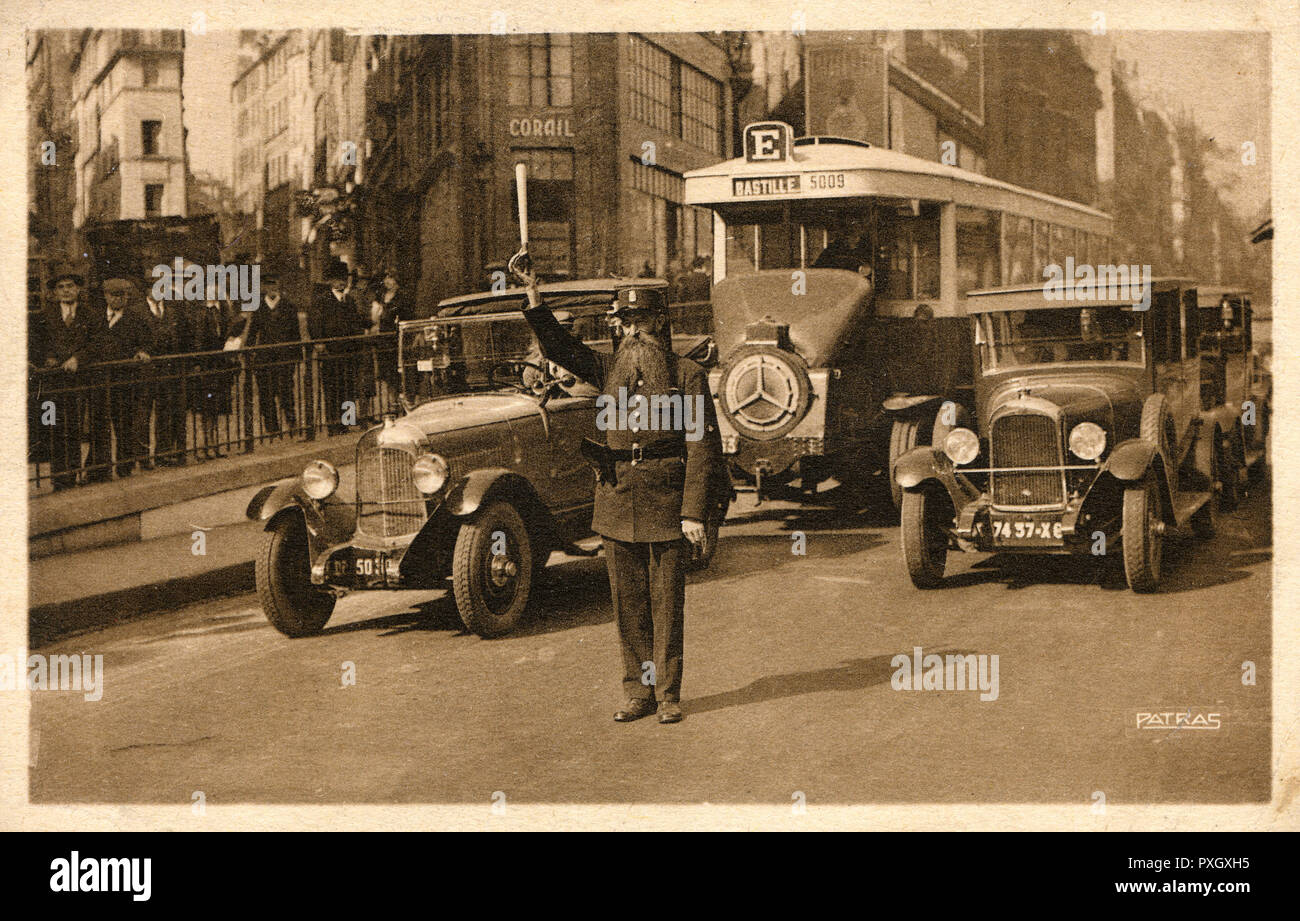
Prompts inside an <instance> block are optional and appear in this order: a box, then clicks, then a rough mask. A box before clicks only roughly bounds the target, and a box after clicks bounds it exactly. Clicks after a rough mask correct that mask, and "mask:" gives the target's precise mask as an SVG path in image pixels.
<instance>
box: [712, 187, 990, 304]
mask: <svg viewBox="0 0 1300 921" xmlns="http://www.w3.org/2000/svg"><path fill="white" fill-rule="evenodd" d="M811 204H813V203H808V205H804V206H803V207H797V206H796V205H795V204H794V203H791V204H784V205H781V206H779V207H773V208H769V209H764V210H757V209H755V210H751V211H749V212H748V213H743V214H733V215H730V216H728V220H727V250H726V252H727V263H726V274H727V275H742V274H748V273H751V272H756V271H759V270H764V269H790V270H794V269H808V268H815V269H823V268H830V269H843V270H846V271H850V272H860V273H862V274H870V275H871V276H872V278H873V283H874V284H875V287H876V292H877V295H878V296H880V297H882V298H886V299H890V300H920V299H930V298H937V297H939V205H938V204H937V203H934V202H916V201H895V200H891V199H878V200H872V201H868V202H863V201H861V200H858V201H856V202H849V203H847V204H839V203H831V202H827V201H820V202H816V203H815V204H816V207H815V208H814V207H809V205H811ZM970 210H972V212H973V211H974V210H975V209H970ZM976 221H977V222H981V223H977V226H978V229H979V231H980V232H981V233H983V232H986V229H987V227H989V226H990V223H989V222H990V218H989V216H988V215H987V213H984V212H980V213H979V215H977V217H976ZM993 226H994V229H993V231H992V232H991V234H990V235H989V241H991V242H981V243H980V245H981V246H982V251H981V252H980V253H979V254H978V255H977V256H976V258H977V259H979V260H980V261H981V263H991V264H992V265H993V266H994V269H993V271H994V273H995V274H994V276H989V275H988V270H987V269H983V271H981V270H979V269H976V270H973V271H972V272H970V273H969V274H971V275H972V276H973V278H972V284H971V287H974V286H976V284H975V283H976V282H977V281H979V282H983V283H984V284H996V283H997V278H996V264H997V250H996V240H997V233H996V225H995V224H994V225H993ZM968 239H970V240H974V239H975V235H974V234H967V233H966V232H965V225H963V226H962V229H961V236H960V240H959V254H964V253H966V252H967V251H968V250H969V251H970V252H972V253H973V252H975V250H974V248H973V246H967V245H966V243H967V240H968ZM981 268H982V266H981Z"/></svg>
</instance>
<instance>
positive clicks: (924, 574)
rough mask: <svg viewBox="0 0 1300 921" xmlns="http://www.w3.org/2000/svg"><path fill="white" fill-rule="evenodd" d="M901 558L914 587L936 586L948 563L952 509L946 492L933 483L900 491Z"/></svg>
mask: <svg viewBox="0 0 1300 921" xmlns="http://www.w3.org/2000/svg"><path fill="white" fill-rule="evenodd" d="M902 506H903V507H902V511H901V513H900V518H901V519H902V527H901V528H900V529H899V531H900V536H901V540H902V545H903V562H904V563H905V564H906V565H907V575H908V577H909V578H910V579H911V580H912V584H913V585H915V586H916V587H917V588H938V587H939V586H941V585H942V584H943V574H944V570H945V568H946V567H947V563H948V527H950V526H951V524H952V520H953V516H954V511H953V506H952V500H951V499H950V498H949V497H948V493H947V492H946V491H945V490H944V489H943V488H942V487H939V486H937V485H935V484H933V483H930V484H927V485H925V486H923V487H922V488H920V489H917V490H909V491H907V492H904V493H903V502H902Z"/></svg>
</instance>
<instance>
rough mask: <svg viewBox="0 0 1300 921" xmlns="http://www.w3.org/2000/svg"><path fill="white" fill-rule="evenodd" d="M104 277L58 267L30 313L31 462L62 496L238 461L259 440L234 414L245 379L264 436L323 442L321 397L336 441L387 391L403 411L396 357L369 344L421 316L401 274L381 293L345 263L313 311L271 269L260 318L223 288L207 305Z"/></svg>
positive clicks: (332, 271)
mask: <svg viewBox="0 0 1300 921" xmlns="http://www.w3.org/2000/svg"><path fill="white" fill-rule="evenodd" d="M106 274H108V275H109V277H106V278H103V279H102V280H101V282H100V284H99V285H98V290H97V291H96V290H94V289H90V288H88V287H87V285H86V279H85V277H84V276H83V275H82V274H80V273H79V272H77V271H75V270H72V269H63V270H60V271H56V272H55V273H54V274H53V275H52V277H51V278H50V279H49V280H48V282H47V285H46V287H47V293H48V297H47V299H46V301H45V303H44V306H43V308H42V310H41V311H40V312H39V313H38V314H37V313H34V314H32V315H31V316H30V317H29V331H28V367H29V370H30V371H31V379H30V382H29V388H28V389H29V400H30V403H29V407H30V408H29V428H30V431H29V445H30V456H31V460H32V461H33V462H35V463H37V464H38V465H39V464H42V463H48V464H49V481H50V483H51V484H52V486H53V488H54V489H56V490H62V489H67V488H70V487H72V486H75V485H77V484H78V483H79V482H81V483H96V482H106V481H108V480H110V479H111V478H112V476H113V474H114V473H116V475H117V476H118V477H126V476H130V475H131V474H132V473H133V472H134V470H135V469H136V467H137V465H138V466H139V468H140V469H144V470H150V469H153V468H155V467H168V466H173V467H174V466H183V465H185V464H187V463H189V462H192V461H195V462H197V461H202V460H209V459H214V458H219V457H224V456H226V451H227V450H228V449H230V448H231V446H232V445H234V444H237V443H244V442H248V441H250V440H251V437H252V434H253V433H250V432H248V431H247V427H246V426H245V427H244V428H242V429H241V427H240V423H239V421H238V420H237V419H235V418H234V416H233V411H234V410H235V408H236V390H237V388H238V386H239V384H240V383H241V382H242V383H244V384H245V386H246V387H248V386H250V385H251V386H252V388H253V389H252V390H247V389H246V390H245V393H251V392H255V393H256V409H257V415H258V418H259V420H260V423H261V428H260V433H258V436H259V437H260V438H261V439H263V440H273V439H276V438H280V437H284V436H286V435H289V434H295V433H303V434H308V435H310V434H311V433H314V432H315V430H316V427H317V424H318V422H317V419H316V407H317V399H316V395H317V393H318V392H319V393H320V394H321V395H322V397H323V399H322V400H321V401H320V403H319V405H320V419H319V424H321V425H323V426H324V427H325V428H326V429H327V430H328V431H329V432H330V433H331V434H340V433H342V432H345V431H347V430H348V428H349V427H350V426H351V425H357V424H365V423H367V422H369V421H371V420H373V418H374V416H375V415H376V414H377V409H378V407H377V406H376V405H375V398H376V397H377V396H379V397H380V405H389V404H390V403H392V402H393V395H394V394H395V391H396V388H397V365H396V360H395V356H394V355H392V354H390V351H391V350H389V349H386V348H385V347H384V346H383V345H382V344H380V343H379V342H378V340H376V342H372V343H368V342H367V341H366V340H365V338H364V337H365V336H367V335H379V334H382V333H389V332H393V331H395V330H396V328H397V323H398V321H399V320H402V319H406V318H409V317H411V316H412V315H413V304H412V303H411V301H410V300H409V298H408V297H407V294H406V292H405V290H404V289H403V288H402V287H401V285H400V284H399V281H398V278H397V275H396V272H395V270H393V269H391V268H385V269H381V270H380V271H379V272H378V273H377V275H376V276H375V278H377V279H378V284H374V279H372V277H371V276H370V275H369V273H368V272H366V271H365V267H364V266H360V265H358V266H357V267H356V268H355V270H353V271H351V272H350V271H349V270H348V268H347V266H346V265H344V264H343V263H342V262H335V263H334V264H333V265H331V266H330V267H329V269H328V270H327V271H326V273H325V285H324V286H321V287H318V289H317V290H316V293H315V294H314V296H313V297H311V298H310V300H309V302H308V303H306V304H295V303H291V301H290V299H289V298H288V297H287V296H286V295H285V293H284V292H283V291H282V287H281V279H280V278H279V277H278V276H277V275H276V274H273V273H271V272H270V271H265V270H263V271H261V272H260V289H261V290H260V299H259V301H258V302H257V305H256V308H255V309H253V310H243V309H241V308H240V307H239V306H238V305H237V304H235V303H233V302H232V301H230V300H229V299H225V298H222V297H220V296H219V292H218V290H217V289H216V288H215V287H213V286H209V287H208V288H207V289H206V291H205V297H204V298H203V299H201V300H186V299H184V298H175V299H173V298H161V299H160V298H157V297H155V293H156V292H155V289H154V278H153V276H152V275H151V274H149V275H146V276H144V277H142V278H131V277H126V275H124V274H123V273H120V272H118V273H113V272H108V273H106ZM96 295H98V296H96ZM241 369H242V371H243V372H244V377H242V378H241V376H240V372H241ZM250 378H251V379H250ZM385 389H386V390H388V391H389V393H388V394H383V393H382V391H384V390H385ZM385 396H386V397H387V398H388V399H387V402H386V401H385V399H384V397H385ZM249 412H250V413H251V409H250V410H249Z"/></svg>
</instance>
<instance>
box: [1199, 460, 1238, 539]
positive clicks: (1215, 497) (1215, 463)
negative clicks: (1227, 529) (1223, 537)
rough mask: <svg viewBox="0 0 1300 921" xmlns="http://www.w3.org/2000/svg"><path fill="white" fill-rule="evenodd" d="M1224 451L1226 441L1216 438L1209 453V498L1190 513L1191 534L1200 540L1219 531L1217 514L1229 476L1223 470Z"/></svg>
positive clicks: (1220, 508) (1210, 536)
mask: <svg viewBox="0 0 1300 921" xmlns="http://www.w3.org/2000/svg"><path fill="white" fill-rule="evenodd" d="M1226 449H1227V439H1225V438H1217V439H1216V440H1215V445H1214V450H1213V451H1211V452H1210V475H1209V483H1210V498H1209V499H1207V500H1206V502H1205V504H1204V505H1202V506H1201V507H1200V508H1198V509H1197V510H1196V511H1195V512H1193V513H1192V518H1191V522H1190V524H1191V526H1192V534H1193V536H1195V537H1197V538H1199V539H1201V540H1209V539H1210V538H1212V537H1214V535H1215V533H1216V532H1217V531H1218V529H1219V512H1220V511H1221V510H1222V509H1223V508H1224V501H1223V500H1224V496H1225V494H1226V493H1227V491H1228V489H1229V488H1230V487H1229V486H1228V481H1227V479H1226V477H1227V476H1229V475H1230V474H1229V473H1227V472H1226V471H1225V469H1224V466H1223V457H1222V452H1223V451H1224V450H1226ZM1216 482H1218V483H1220V485H1219V487H1218V488H1217V489H1216V488H1215V485H1214V484H1215V483H1216Z"/></svg>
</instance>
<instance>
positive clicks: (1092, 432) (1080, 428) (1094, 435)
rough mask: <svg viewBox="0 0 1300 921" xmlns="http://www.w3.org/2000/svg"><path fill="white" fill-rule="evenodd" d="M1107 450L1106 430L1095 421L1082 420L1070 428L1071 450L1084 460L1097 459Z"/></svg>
mask: <svg viewBox="0 0 1300 921" xmlns="http://www.w3.org/2000/svg"><path fill="white" fill-rule="evenodd" d="M1105 450H1106V430H1105V429H1104V428H1102V427H1101V426H1100V425H1098V424H1097V423H1095V422H1080V423H1079V424H1078V425H1076V426H1075V427H1074V428H1073V429H1071V430H1070V451H1071V452H1072V453H1073V454H1074V455H1076V456H1077V457H1081V458H1083V459H1084V460H1089V461H1090V460H1096V459H1097V458H1099V457H1101V452H1102V451H1105Z"/></svg>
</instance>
